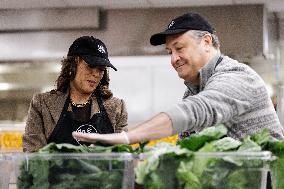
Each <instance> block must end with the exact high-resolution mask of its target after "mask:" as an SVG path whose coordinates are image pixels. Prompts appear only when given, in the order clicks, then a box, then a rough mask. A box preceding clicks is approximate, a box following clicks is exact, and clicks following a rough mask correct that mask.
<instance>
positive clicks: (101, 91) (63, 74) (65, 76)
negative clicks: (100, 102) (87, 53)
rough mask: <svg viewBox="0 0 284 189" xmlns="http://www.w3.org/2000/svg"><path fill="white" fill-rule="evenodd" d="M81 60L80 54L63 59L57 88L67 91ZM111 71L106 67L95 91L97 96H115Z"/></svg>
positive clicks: (94, 93) (104, 97) (106, 97)
mask: <svg viewBox="0 0 284 189" xmlns="http://www.w3.org/2000/svg"><path fill="white" fill-rule="evenodd" d="M79 61H80V58H79V57H78V56H67V58H64V59H63V60H62V61H61V64H62V67H61V71H60V75H59V76H58V78H57V80H56V87H57V88H56V90H57V91H61V92H63V93H66V92H67V89H68V88H69V87H70V81H73V80H74V79H75V76H76V73H77V64H78V62H79ZM109 81H110V79H109V73H108V70H107V69H105V71H104V75H103V78H102V79H101V81H100V83H99V85H98V86H97V88H96V90H95V91H94V92H93V95H95V96H101V97H102V98H103V99H108V98H111V97H112V96H113V94H112V92H111V90H110V89H109Z"/></svg>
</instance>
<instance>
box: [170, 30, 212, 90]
mask: <svg viewBox="0 0 284 189" xmlns="http://www.w3.org/2000/svg"><path fill="white" fill-rule="evenodd" d="M207 37H208V36H207ZM210 37H211V36H210ZM210 39H211V38H210ZM166 50H167V51H168V53H169V54H170V55H171V64H172V66H173V68H174V69H175V70H176V71H177V73H178V75H179V77H180V78H182V79H184V80H185V81H187V82H190V83H192V84H196V85H197V84H199V70H200V69H201V68H202V67H203V66H204V65H205V64H206V63H207V61H208V57H209V55H208V54H209V44H208V41H207V39H205V37H202V39H201V40H200V39H197V38H195V37H194V36H193V34H191V33H190V31H189V32H186V33H183V34H177V35H170V36H168V37H167V38H166Z"/></svg>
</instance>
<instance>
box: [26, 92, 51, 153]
mask: <svg viewBox="0 0 284 189" xmlns="http://www.w3.org/2000/svg"><path fill="white" fill-rule="evenodd" d="M41 110H42V102H41V96H40V94H36V95H34V96H33V99H32V101H31V103H30V107H29V111H28V117H27V122H26V127H25V133H24V135H23V151H24V152H35V151H38V150H39V149H40V148H42V147H43V146H45V145H46V144H47V141H46V137H45V135H44V123H43V117H42V111H41Z"/></svg>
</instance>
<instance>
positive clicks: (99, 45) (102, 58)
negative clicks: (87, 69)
mask: <svg viewBox="0 0 284 189" xmlns="http://www.w3.org/2000/svg"><path fill="white" fill-rule="evenodd" d="M67 56H79V57H80V58H82V59H83V60H84V61H85V62H86V63H87V64H89V65H90V66H91V67H95V66H107V67H111V68H112V69H114V70H115V71H117V69H116V68H115V67H114V66H113V65H112V64H111V63H110V61H109V59H108V51H107V48H106V45H105V44H104V43H103V42H102V41H101V40H99V39H97V38H94V37H93V36H82V37H79V38H77V39H76V40H75V41H74V42H73V43H72V45H71V46H70V47H69V51H68V54H67Z"/></svg>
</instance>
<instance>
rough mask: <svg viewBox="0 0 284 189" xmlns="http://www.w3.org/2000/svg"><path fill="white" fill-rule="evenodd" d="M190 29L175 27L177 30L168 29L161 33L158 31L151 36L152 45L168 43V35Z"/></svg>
mask: <svg viewBox="0 0 284 189" xmlns="http://www.w3.org/2000/svg"><path fill="white" fill-rule="evenodd" d="M188 30H189V29H175V30H166V31H163V32H161V33H156V34H154V35H152V36H151V38H150V43H151V45H154V46H157V45H162V44H165V43H166V37H167V36H168V35H174V34H179V33H183V32H186V31H188Z"/></svg>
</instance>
